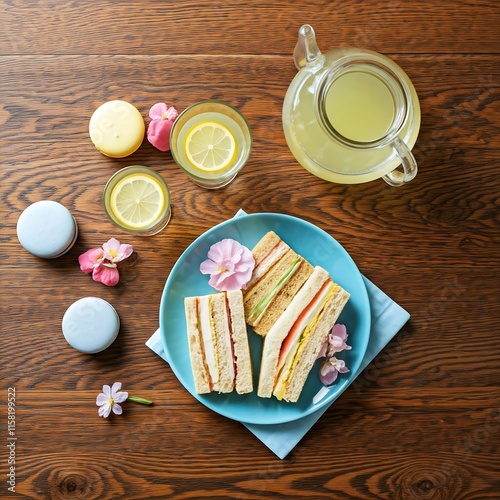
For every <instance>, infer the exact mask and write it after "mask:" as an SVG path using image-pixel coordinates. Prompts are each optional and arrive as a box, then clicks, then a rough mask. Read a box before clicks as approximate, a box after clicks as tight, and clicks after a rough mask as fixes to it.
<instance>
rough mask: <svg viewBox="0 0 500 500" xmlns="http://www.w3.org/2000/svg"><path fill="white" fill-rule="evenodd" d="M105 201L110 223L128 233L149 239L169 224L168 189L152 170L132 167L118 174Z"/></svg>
mask: <svg viewBox="0 0 500 500" xmlns="http://www.w3.org/2000/svg"><path fill="white" fill-rule="evenodd" d="M102 200H103V204H104V209H105V210H106V214H107V215H108V217H109V219H110V220H111V222H113V223H114V224H115V225H116V226H118V227H120V228H121V229H124V230H125V231H128V232H129V233H135V234H138V235H143V236H150V235H153V234H156V233H158V232H160V231H161V230H162V229H164V228H165V226H166V225H167V224H168V222H169V220H170V215H171V209H170V192H169V189H168V186H167V184H166V182H165V181H164V180H163V178H162V177H161V176H160V175H159V174H158V173H157V172H155V171H154V170H152V169H151V168H149V167H145V166H142V165H132V166H130V167H125V168H122V169H121V170H119V171H118V172H116V173H115V174H114V175H113V176H112V177H111V178H110V179H109V180H108V182H107V183H106V186H105V188H104V192H103V197H102Z"/></svg>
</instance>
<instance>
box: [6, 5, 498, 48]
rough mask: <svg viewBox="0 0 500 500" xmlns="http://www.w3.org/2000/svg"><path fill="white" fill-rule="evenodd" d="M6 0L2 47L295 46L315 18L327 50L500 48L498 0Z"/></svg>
mask: <svg viewBox="0 0 500 500" xmlns="http://www.w3.org/2000/svg"><path fill="white" fill-rule="evenodd" d="M2 3H3V4H4V9H3V13H2V28H3V29H2V33H4V37H3V43H2V44H1V45H0V54H2V55H10V54H85V55H91V54H123V53H127V54H161V55H162V54H220V55H233V54H259V55H264V56H265V55H276V54H289V53H291V52H292V50H293V47H294V45H295V42H296V36H297V31H298V29H299V28H300V26H301V25H302V24H304V23H311V24H313V25H314V27H315V29H316V31H317V33H318V36H319V37H320V47H322V48H323V49H324V50H326V49H330V48H334V47H338V46H361V47H369V48H372V49H374V50H377V51H381V52H400V53H401V52H402V53H429V52H430V53H442V52H453V53H464V52H467V53H468V52H482V53H491V52H497V53H498V38H497V36H496V30H495V29H494V28H493V29H490V30H489V29H485V26H491V27H495V26H498V25H499V23H500V13H499V12H498V5H497V3H496V2H495V0H468V1H466V2H461V4H460V8H457V6H456V4H453V3H451V2H434V1H432V0H424V1H418V0H412V1H407V2H401V1H396V2H377V1H369V2H362V3H360V2H342V3H341V4H335V3H332V2H329V1H327V0H321V1H316V2H314V3H311V4H308V5H307V6H305V5H304V3H303V2H297V1H293V2H287V3H286V4H283V3H282V2H264V1H262V0H259V1H255V2H251V3H248V2H244V1H242V0H237V1H234V2H227V1H224V0H200V1H197V2H193V1H180V0H174V1H168V2H167V1H161V2H154V3H144V2H140V1H132V2H131V1H127V0H121V1H112V0H105V1H102V2H99V3H96V4H93V3H89V2H84V1H82V0H79V1H78V0H77V1H72V2H64V4H60V3H59V2H54V1H51V0H43V1H40V2H37V3H36V4H32V3H26V2H21V1H16V0H11V1H4V2H2ZM186 32H189V36H186ZM381 32H383V33H384V34H385V36H381ZM124 49H125V50H124Z"/></svg>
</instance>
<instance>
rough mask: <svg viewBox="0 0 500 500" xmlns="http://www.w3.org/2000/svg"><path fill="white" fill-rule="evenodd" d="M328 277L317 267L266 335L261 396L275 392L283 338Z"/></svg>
mask: <svg viewBox="0 0 500 500" xmlns="http://www.w3.org/2000/svg"><path fill="white" fill-rule="evenodd" d="M328 279H329V275H328V272H327V271H326V270H325V269H323V268H321V267H319V266H317V267H315V268H314V271H313V273H312V274H311V276H310V277H309V278H308V280H307V281H306V282H305V283H304V285H303V287H302V288H301V289H300V290H299V291H298V293H297V294H296V295H295V297H294V298H293V300H292V301H291V302H290V304H289V305H288V307H287V308H286V310H285V312H284V313H283V314H281V316H280V317H279V318H278V319H277V321H276V322H275V323H274V324H273V326H272V327H271V329H270V330H269V332H268V333H267V335H266V336H265V337H264V346H263V349H262V359H261V364H260V374H259V385H258V389H257V395H258V396H260V397H261V398H270V397H271V396H272V394H273V388H274V383H275V377H276V369H277V365H278V359H279V355H280V349H281V344H282V343H283V340H285V338H286V336H287V335H288V332H289V331H290V329H291V328H292V326H293V325H294V323H295V322H296V321H297V318H298V317H299V316H300V314H301V313H302V311H303V310H304V309H305V308H306V307H307V305H308V304H309V303H310V302H311V300H312V299H313V298H314V296H315V295H316V293H317V292H318V291H319V290H320V289H321V287H322V285H323V283H324V282H325V281H326V280H328Z"/></svg>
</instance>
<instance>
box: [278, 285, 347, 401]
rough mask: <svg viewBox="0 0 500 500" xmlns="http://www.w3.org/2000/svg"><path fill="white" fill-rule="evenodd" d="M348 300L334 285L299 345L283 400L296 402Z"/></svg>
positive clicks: (341, 289)
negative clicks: (332, 294) (324, 305)
mask: <svg viewBox="0 0 500 500" xmlns="http://www.w3.org/2000/svg"><path fill="white" fill-rule="evenodd" d="M348 300H349V293H347V292H346V291H345V290H344V289H343V288H342V287H340V286H339V285H336V289H335V292H334V296H333V297H332V298H331V299H330V300H329V302H328V303H327V304H326V307H325V310H324V311H323V313H322V315H321V317H320V318H319V321H318V323H317V324H316V326H315V327H314V328H313V330H312V331H311V332H310V334H309V335H308V336H307V337H306V339H305V340H304V342H303V343H302V344H301V345H300V352H299V353H298V358H297V362H296V363H295V364H294V365H293V366H292V368H291V374H290V375H289V379H288V383H287V385H286V389H285V393H284V395H283V398H282V399H284V400H285V401H288V402H290V403H295V402H297V401H298V399H299V397H300V394H301V392H302V389H303V387H304V384H305V383H306V380H307V377H308V376H309V373H310V371H311V369H312V367H313V365H314V363H315V361H316V359H317V358H318V354H319V351H320V349H321V346H322V345H323V344H324V342H325V341H326V339H327V337H328V333H329V332H330V330H331V329H332V327H333V325H334V324H335V323H336V321H337V319H338V317H339V316H340V313H341V312H342V309H343V308H344V306H345V305H346V304H347V301H348Z"/></svg>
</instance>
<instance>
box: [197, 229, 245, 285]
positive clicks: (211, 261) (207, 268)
mask: <svg viewBox="0 0 500 500" xmlns="http://www.w3.org/2000/svg"><path fill="white" fill-rule="evenodd" d="M207 257H208V259H207V260H205V261H203V262H202V263H201V265H200V271H201V272H202V273H203V274H210V280H209V282H208V284H209V285H210V286H212V287H213V288H215V289H216V290H219V291H226V292H227V291H231V290H241V289H244V288H245V287H246V285H247V283H248V282H249V281H250V278H251V277H252V271H253V268H254V267H255V260H254V258H253V255H252V252H251V251H250V250H249V249H248V248H247V247H245V246H243V245H241V244H240V243H238V242H237V241H235V240H232V239H224V240H222V241H219V242H218V243H215V244H214V245H212V246H211V247H210V250H209V252H208V254H207Z"/></svg>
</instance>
